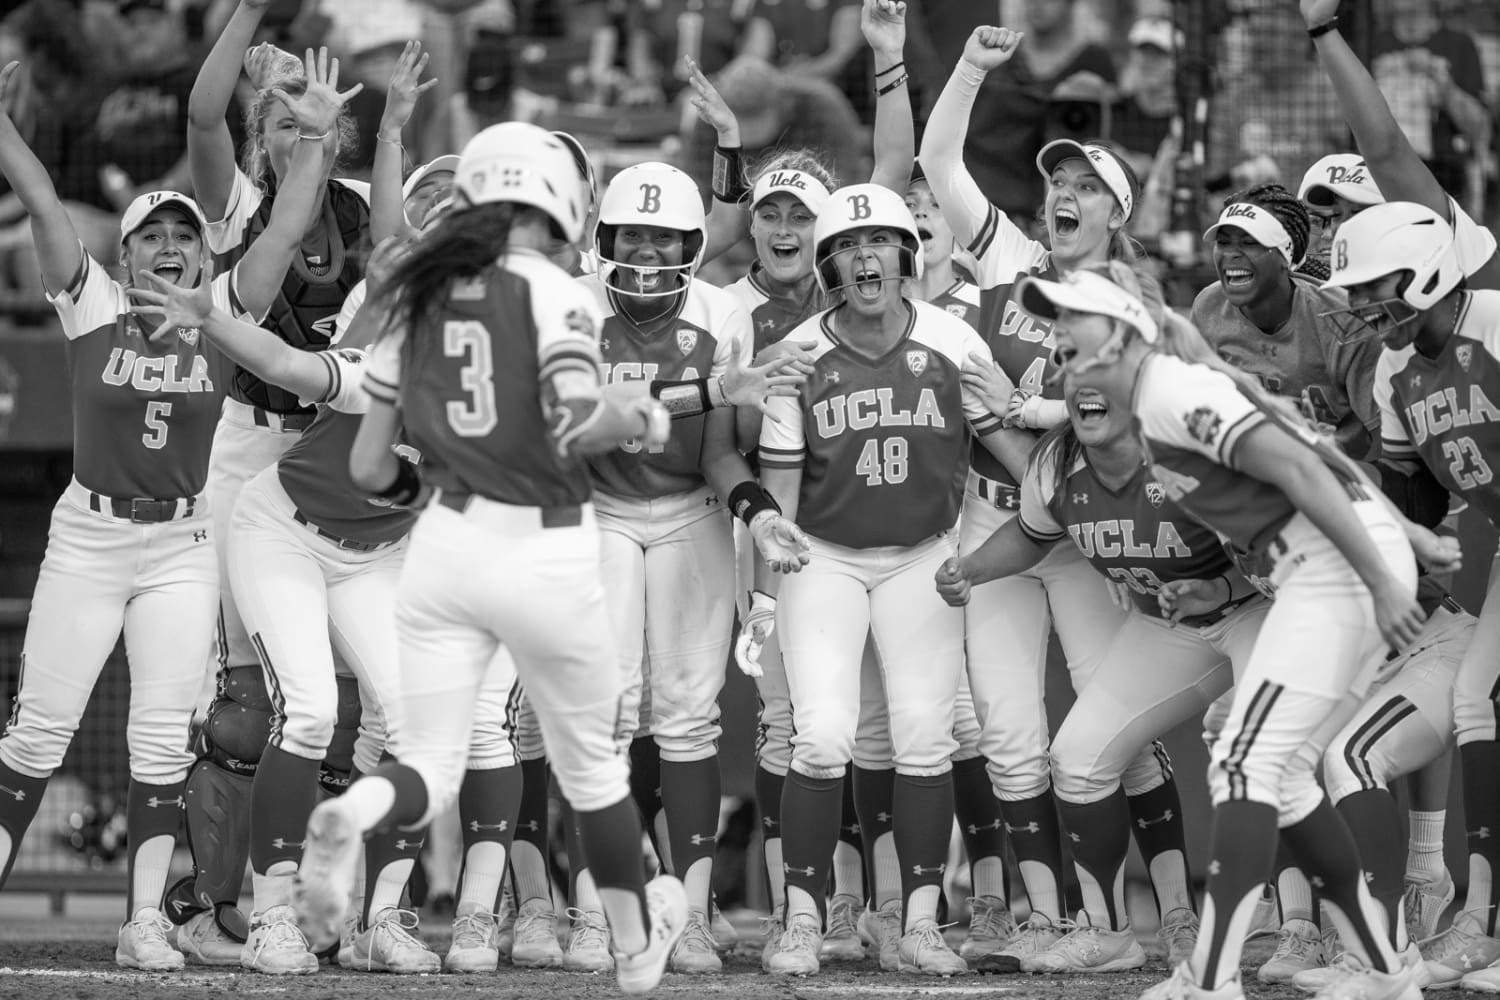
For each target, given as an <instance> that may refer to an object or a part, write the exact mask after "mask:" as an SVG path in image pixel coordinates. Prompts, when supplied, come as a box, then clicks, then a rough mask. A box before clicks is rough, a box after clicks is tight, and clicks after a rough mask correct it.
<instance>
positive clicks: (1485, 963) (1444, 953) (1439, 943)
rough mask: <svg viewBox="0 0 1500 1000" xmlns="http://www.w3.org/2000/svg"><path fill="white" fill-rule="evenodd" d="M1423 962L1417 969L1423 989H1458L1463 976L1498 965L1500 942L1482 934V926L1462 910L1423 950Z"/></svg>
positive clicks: (1472, 915)
mask: <svg viewBox="0 0 1500 1000" xmlns="http://www.w3.org/2000/svg"><path fill="white" fill-rule="evenodd" d="M1422 954H1423V956H1424V958H1425V959H1426V961H1425V962H1423V963H1422V968H1420V969H1418V970H1417V974H1416V983H1417V985H1418V986H1419V987H1420V988H1422V989H1430V990H1444V989H1452V988H1453V987H1455V986H1457V985H1458V984H1459V983H1460V982H1461V981H1462V980H1463V978H1464V977H1465V976H1467V975H1469V974H1470V973H1472V972H1478V971H1479V970H1480V969H1487V968H1489V967H1490V966H1492V965H1495V964H1496V963H1500V941H1497V940H1496V939H1495V938H1492V937H1488V936H1486V935H1485V933H1484V924H1482V923H1481V922H1480V918H1479V917H1478V916H1477V915H1475V914H1474V913H1472V912H1470V911H1468V910H1465V911H1464V912H1462V913H1460V914H1458V916H1456V917H1454V918H1453V923H1452V924H1451V925H1450V926H1449V927H1448V929H1447V930H1446V931H1444V932H1443V933H1442V934H1439V935H1438V936H1437V937H1436V938H1434V939H1433V940H1432V941H1430V942H1428V943H1427V946H1426V947H1424V948H1423V949H1422Z"/></svg>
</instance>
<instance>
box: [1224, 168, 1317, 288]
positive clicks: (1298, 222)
mask: <svg viewBox="0 0 1500 1000" xmlns="http://www.w3.org/2000/svg"><path fill="white" fill-rule="evenodd" d="M1237 202H1249V203H1250V204H1251V205H1255V206H1257V207H1258V208H1263V209H1265V210H1266V211H1267V212H1270V213H1271V214H1272V215H1273V216H1275V217H1276V221H1277V222H1279V223H1281V228H1283V229H1285V230H1286V232H1287V235H1288V236H1290V237H1291V238H1292V267H1293V268H1300V267H1302V265H1303V264H1304V263H1305V262H1306V260H1307V248H1308V243H1309V241H1310V240H1311V239H1312V217H1311V216H1309V215H1308V214H1307V206H1306V205H1304V204H1302V200H1301V199H1300V198H1298V197H1297V196H1296V194H1294V193H1293V192H1291V191H1288V190H1287V189H1286V188H1285V187H1283V186H1281V185H1280V184H1257V185H1255V186H1254V187H1248V188H1246V189H1245V190H1243V191H1236V192H1235V193H1234V194H1232V195H1230V196H1229V197H1228V198H1226V199H1224V207H1226V208H1227V207H1229V206H1230V205H1233V204H1236V203H1237Z"/></svg>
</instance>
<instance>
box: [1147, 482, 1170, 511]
mask: <svg viewBox="0 0 1500 1000" xmlns="http://www.w3.org/2000/svg"><path fill="white" fill-rule="evenodd" d="M1146 502H1147V503H1149V504H1151V506H1153V507H1160V506H1161V505H1162V504H1164V503H1166V502H1167V488H1166V487H1165V486H1163V485H1162V484H1161V483H1158V482H1155V481H1154V480H1153V481H1151V482H1148V483H1147V484H1146Z"/></svg>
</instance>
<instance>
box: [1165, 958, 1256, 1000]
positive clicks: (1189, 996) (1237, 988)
mask: <svg viewBox="0 0 1500 1000" xmlns="http://www.w3.org/2000/svg"><path fill="white" fill-rule="evenodd" d="M1140 1000H1245V990H1244V988H1243V987H1242V986H1241V985H1240V977H1239V973H1235V976H1234V978H1233V979H1231V980H1229V982H1227V983H1225V984H1224V985H1223V986H1220V987H1219V988H1218V989H1216V990H1210V989H1205V988H1203V987H1202V986H1199V985H1198V984H1197V983H1195V982H1194V981H1193V973H1192V972H1191V971H1190V970H1189V968H1188V965H1187V963H1186V962H1184V963H1182V964H1181V965H1179V966H1177V968H1175V969H1173V970H1172V975H1171V976H1169V977H1168V978H1167V979H1166V980H1165V981H1163V982H1160V983H1157V984H1156V985H1155V986H1153V987H1151V988H1150V989H1149V990H1147V991H1146V992H1144V993H1142V994H1141V998H1140Z"/></svg>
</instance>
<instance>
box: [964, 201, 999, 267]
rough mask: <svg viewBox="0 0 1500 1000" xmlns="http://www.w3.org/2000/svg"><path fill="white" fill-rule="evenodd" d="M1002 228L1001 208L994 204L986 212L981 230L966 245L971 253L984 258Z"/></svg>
mask: <svg viewBox="0 0 1500 1000" xmlns="http://www.w3.org/2000/svg"><path fill="white" fill-rule="evenodd" d="M999 230H1000V210H999V209H998V208H996V207H995V206H994V205H993V204H992V205H990V210H989V211H988V212H986V213H985V214H984V223H983V224H982V225H981V226H980V227H979V232H978V233H976V234H974V239H973V241H972V242H971V243H970V244H969V245H968V247H966V248H965V249H967V250H968V251H969V253H971V254H973V255H974V256H975V257H977V258H979V259H981V260H983V259H984V255H985V253H986V252H988V250H989V248H990V244H991V243H993V242H994V241H995V234H996V233H997V232H999Z"/></svg>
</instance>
